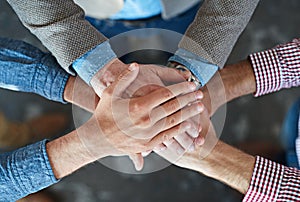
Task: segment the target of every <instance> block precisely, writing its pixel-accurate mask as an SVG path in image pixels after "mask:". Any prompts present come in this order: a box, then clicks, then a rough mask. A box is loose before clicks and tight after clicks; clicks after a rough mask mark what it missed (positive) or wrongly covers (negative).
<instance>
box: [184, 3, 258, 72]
mask: <svg viewBox="0 0 300 202" xmlns="http://www.w3.org/2000/svg"><path fill="white" fill-rule="evenodd" d="M258 3H259V0H251V1H249V0H228V1H224V0H206V1H205V2H204V3H203V5H202V6H201V8H200V9H199V11H198V13H197V15H196V18H195V19H194V21H193V23H192V24H191V25H190V26H189V28H188V29H187V31H186V33H185V36H184V37H183V39H182V40H181V42H180V44H179V48H181V49H185V50H187V51H190V52H192V53H194V54H196V55H198V56H200V57H202V58H203V59H205V60H207V61H208V62H210V63H212V64H215V65H217V66H218V67H219V68H222V67H223V66H224V64H225V62H226V60H227V58H228V56H229V54H230V52H231V50H232V48H233V46H234V44H235V43H236V41H237V39H238V37H239V36H240V34H241V33H242V31H243V30H244V29H245V27H246V25H247V24H248V22H249V20H250V18H251V16H252V14H253V12H254V10H255V8H256V7H257V5H258Z"/></svg>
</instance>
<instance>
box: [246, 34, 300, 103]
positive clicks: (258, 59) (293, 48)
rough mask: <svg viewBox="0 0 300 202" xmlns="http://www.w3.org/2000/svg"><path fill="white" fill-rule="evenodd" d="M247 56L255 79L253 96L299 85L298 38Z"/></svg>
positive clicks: (299, 51) (299, 52) (299, 48)
mask: <svg viewBox="0 0 300 202" xmlns="http://www.w3.org/2000/svg"><path fill="white" fill-rule="evenodd" d="M249 57H250V61H251V63H252V67H253V70H254V73H255V79H256V93H255V94H254V96H255V97H258V96H261V95H265V94H268V93H272V92H276V91H279V90H280V89H282V88H291V87H297V86H300V40H299V39H294V40H293V41H292V42H290V43H287V44H283V45H279V46H277V47H275V48H274V49H271V50H267V51H263V52H259V53H254V54H251V55H250V56H249Z"/></svg>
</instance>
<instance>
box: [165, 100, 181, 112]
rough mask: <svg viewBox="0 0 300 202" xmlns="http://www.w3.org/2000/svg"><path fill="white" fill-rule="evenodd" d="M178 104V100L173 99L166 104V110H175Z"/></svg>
mask: <svg viewBox="0 0 300 202" xmlns="http://www.w3.org/2000/svg"><path fill="white" fill-rule="evenodd" d="M178 105H179V104H178V102H177V101H176V100H174V101H172V102H169V103H167V105H166V110H167V111H169V112H173V111H177V109H178Z"/></svg>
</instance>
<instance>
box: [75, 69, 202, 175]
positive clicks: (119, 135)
mask: <svg viewBox="0 0 300 202" xmlns="http://www.w3.org/2000/svg"><path fill="white" fill-rule="evenodd" d="M148 67H149V69H148V68H147V67H141V68H139V66H138V65H137V64H132V65H130V66H129V68H127V70H125V71H124V72H123V73H121V74H120V75H119V76H118V77H117V79H116V81H114V82H113V83H112V84H111V85H110V86H109V87H107V88H106V89H105V90H104V91H103V93H101V94H102V98H101V101H100V102H99V104H98V105H97V107H96V109H95V112H94V115H93V117H92V118H91V120H90V121H89V123H88V124H87V125H90V127H88V128H89V129H88V130H89V131H90V135H86V132H88V131H86V132H82V133H80V130H79V132H78V134H79V136H80V139H81V141H82V142H83V143H84V145H85V146H86V147H87V149H88V150H89V152H90V153H91V154H93V155H95V156H98V157H100V156H108V155H114V156H116V155H117V156H119V155H124V154H127V155H129V156H130V157H131V159H132V160H134V162H135V166H136V168H137V169H141V168H142V165H143V158H142V156H141V153H142V152H147V151H151V150H153V149H154V148H155V149H156V150H162V149H164V148H165V147H166V146H170V145H172V148H173V149H175V150H176V152H177V153H178V154H181V153H183V152H184V151H185V150H187V149H188V148H189V147H190V146H191V145H193V142H194V138H196V137H198V134H199V130H198V128H197V127H196V126H195V124H193V122H191V121H187V120H188V119H190V118H191V117H193V116H195V115H197V114H199V113H200V112H201V111H202V110H203V105H202V103H201V102H199V100H200V99H201V98H202V97H203V95H202V92H200V91H196V92H193V91H195V89H196V86H195V84H193V83H190V82H181V83H178V82H177V84H174V85H171V86H168V87H163V86H162V85H163V84H161V83H160V84H161V85H156V86H154V85H152V86H150V87H149V86H146V85H144V86H143V90H142V91H141V90H139V91H137V92H139V95H140V96H139V97H137V96H136V95H134V96H136V97H133V98H130V99H129V98H128V94H129V93H128V91H130V89H138V88H137V86H141V83H142V82H140V83H139V84H136V82H137V81H136V80H137V79H138V78H139V77H138V76H139V75H141V74H140V72H141V69H147V71H152V70H153V69H155V68H156V66H154V65H149V66H148ZM159 68H161V67H159ZM166 69H167V68H166ZM170 70H171V69H167V71H166V73H167V72H168V75H170V74H169V72H170ZM173 71H174V70H172V71H171V72H173ZM173 74H174V75H176V76H177V78H175V76H174V77H172V78H173V80H169V82H170V83H171V82H176V79H177V81H182V76H178V73H177V72H176V71H174V72H173ZM141 76H146V75H141ZM141 76H140V77H141ZM157 78H158V77H157ZM157 78H156V79H157ZM79 82H81V81H79ZM157 82H158V79H157ZM160 82H161V81H160ZM73 83H74V82H73ZM83 86H84V85H83ZM85 87H86V86H85ZM145 91H148V93H147V94H145V95H143V96H142V92H145ZM84 92H85V95H90V96H91V95H92V93H90V90H88V91H84ZM87 92H88V93H87ZM132 92H134V91H132ZM131 94H132V93H131ZM176 97H177V98H176ZM86 98H87V97H86ZM92 100H96V102H97V99H92ZM73 102H77V103H83V102H82V100H77V101H76V100H75V99H73ZM88 106H89V107H86V108H88V109H91V110H92V109H93V104H89V105H88ZM95 128H96V129H95ZM93 131H94V132H93ZM91 134H94V135H91ZM175 140H176V141H175ZM104 142H105V143H104ZM179 142H180V143H179ZM163 143H164V144H163ZM192 147H193V146H192ZM99 148H101V152H100V153H101V154H100V153H98V150H99Z"/></svg>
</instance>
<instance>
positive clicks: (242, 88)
mask: <svg viewBox="0 0 300 202" xmlns="http://www.w3.org/2000/svg"><path fill="white" fill-rule="evenodd" d="M219 72H220V76H221V78H222V81H223V84H224V88H225V93H226V101H227V102H229V101H231V100H233V99H235V98H238V97H241V96H243V95H247V94H251V93H254V92H255V91H256V82H255V75H254V72H253V68H252V65H251V63H250V61H249V60H243V61H241V62H238V63H236V64H232V65H227V66H226V67H225V68H224V69H221V70H220V71H219Z"/></svg>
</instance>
